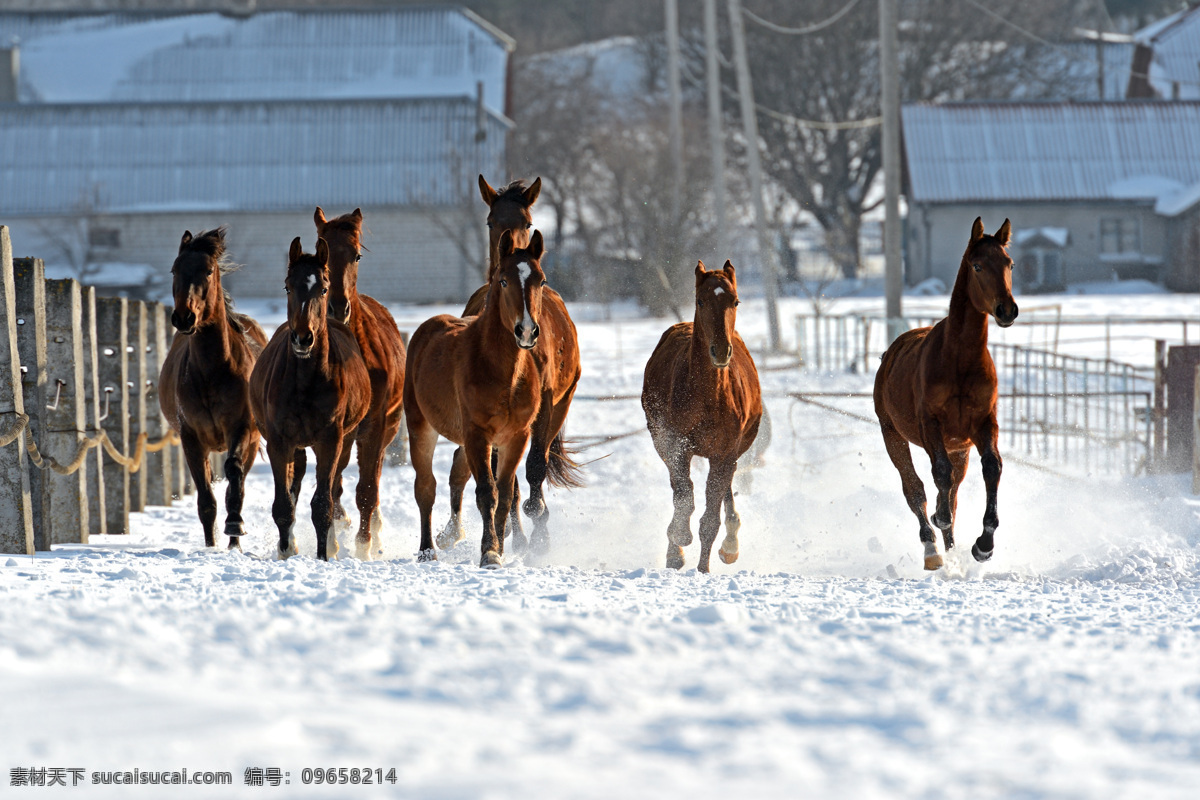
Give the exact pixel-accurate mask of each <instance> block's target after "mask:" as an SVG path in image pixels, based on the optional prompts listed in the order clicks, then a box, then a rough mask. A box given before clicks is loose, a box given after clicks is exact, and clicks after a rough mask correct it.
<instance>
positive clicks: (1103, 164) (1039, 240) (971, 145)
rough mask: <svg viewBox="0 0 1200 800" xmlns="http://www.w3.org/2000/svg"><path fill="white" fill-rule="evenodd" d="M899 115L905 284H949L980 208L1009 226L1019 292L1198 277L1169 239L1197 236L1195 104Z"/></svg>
mask: <svg viewBox="0 0 1200 800" xmlns="http://www.w3.org/2000/svg"><path fill="white" fill-rule="evenodd" d="M902 122H903V136H904V155H905V168H906V169H905V183H906V187H905V188H906V195H907V200H908V216H907V219H906V222H905V269H906V277H907V280H908V282H909V283H917V282H920V281H922V280H925V279H927V278H938V279H940V280H942V281H943V282H945V283H946V284H947V285H950V284H952V283H953V280H954V275H955V273H956V271H957V270H958V265H959V261H960V259H961V258H962V252H963V249H964V248H965V246H966V241H967V236H968V233H969V231H970V226H971V222H972V220H974V219H975V217H976V216H982V217H983V219H984V222H985V224H986V225H987V226H988V227H989V229H990V230H991V229H995V228H996V227H998V226H999V225H1000V223H1001V222H1003V221H1004V219H1005V218H1006V217H1007V218H1010V219H1011V220H1012V224H1013V231H1014V236H1013V239H1014V245H1013V247H1012V248H1011V251H1012V254H1013V259H1014V261H1015V262H1016V269H1015V273H1014V284H1015V285H1016V286H1017V287H1018V288H1019V289H1020V290H1022V291H1026V292H1033V291H1054V290H1060V289H1062V288H1064V287H1065V286H1066V285H1068V284H1076V283H1084V282H1090V281H1105V280H1111V279H1113V278H1114V277H1115V278H1121V279H1133V278H1142V279H1147V280H1151V281H1156V282H1160V283H1165V284H1168V285H1171V286H1173V287H1178V288H1186V287H1187V286H1189V285H1191V286H1194V285H1195V284H1196V279H1197V276H1195V275H1189V269H1191V268H1189V267H1188V266H1187V264H1185V263H1179V262H1178V253H1180V252H1181V250H1182V249H1183V248H1182V247H1172V245H1171V243H1172V242H1177V241H1183V242H1186V241H1189V237H1192V236H1194V233H1189V231H1188V230H1187V229H1186V228H1187V226H1189V225H1190V226H1195V225H1196V215H1195V214H1193V213H1188V210H1189V209H1190V208H1191V207H1192V206H1193V205H1194V203H1195V200H1194V199H1191V200H1190V199H1189V198H1192V197H1193V196H1194V195H1195V193H1196V191H1197V189H1200V102H1196V101H1174V102H1164V101H1134V100H1130V101H1123V102H1085V103H1058V102H1046V103H952V104H943V105H934V104H917V105H909V106H905V107H904V108H903V109H902ZM1173 258H1174V259H1175V260H1172V259H1173Z"/></svg>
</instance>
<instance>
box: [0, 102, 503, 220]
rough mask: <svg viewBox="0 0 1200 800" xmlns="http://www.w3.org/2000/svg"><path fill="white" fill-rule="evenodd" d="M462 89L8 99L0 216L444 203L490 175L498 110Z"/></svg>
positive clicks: (495, 165) (498, 168)
mask: <svg viewBox="0 0 1200 800" xmlns="http://www.w3.org/2000/svg"><path fill="white" fill-rule="evenodd" d="M483 125H484V128H483V129H484V131H485V132H486V136H485V137H484V138H483V139H482V140H479V141H477V140H476V133H477V130H478V128H477V119H476V106H475V103H474V102H473V101H472V100H470V99H469V98H449V99H446V98H443V99H421V100H363V101H345V100H339V101H314V102H305V103H295V102H277V101H276V102H239V103H199V104H196V103H188V104H183V103H161V104H160V103H142V104H97V105H68V106H53V105H9V106H5V107H4V109H3V113H0V186H3V187H4V190H3V191H2V192H0V218H3V217H4V216H22V215H25V216H29V215H39V214H61V213H68V212H69V211H70V210H71V209H73V208H77V207H78V206H79V204H80V203H81V202H82V201H83V199H84V198H89V197H90V198H95V202H96V205H97V206H98V210H100V211H107V212H113V213H127V212H142V211H145V212H153V211H167V210H216V209H221V210H230V211H283V210H293V209H303V208H307V207H308V206H311V205H313V204H314V203H317V202H320V203H324V204H327V205H330V206H333V207H341V206H346V207H354V206H356V205H364V206H366V205H371V206H407V205H445V204H451V203H457V202H460V201H461V200H462V199H463V198H464V197H467V196H468V195H469V194H470V193H471V192H473V191H474V186H475V183H474V178H475V176H476V174H478V173H485V174H489V175H497V174H503V172H504V148H505V138H506V137H505V133H506V132H507V130H508V128H509V127H510V125H511V123H509V122H508V121H507V120H506V119H504V118H503V117H500V116H497V115H495V114H492V113H487V114H486V115H485V117H484V121H483Z"/></svg>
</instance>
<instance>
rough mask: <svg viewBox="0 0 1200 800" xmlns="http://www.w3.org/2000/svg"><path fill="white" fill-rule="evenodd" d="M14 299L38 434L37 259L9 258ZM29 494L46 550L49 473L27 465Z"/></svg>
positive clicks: (42, 284)
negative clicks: (14, 288) (15, 292)
mask: <svg viewBox="0 0 1200 800" xmlns="http://www.w3.org/2000/svg"><path fill="white" fill-rule="evenodd" d="M13 280H14V282H15V285H16V290H17V294H16V299H17V350H18V352H19V353H20V356H21V365H22V366H21V393H22V395H23V397H24V402H25V413H26V414H28V415H29V430H30V431H31V432H32V433H33V434H35V436H40V435H41V432H42V430H43V429H44V428H45V425H43V424H42V419H43V415H44V414H45V412H46V268H45V265H44V264H43V263H42V260H41V259H40V258H15V259H13ZM30 467H31V468H30V470H29V496H30V498H31V502H32V505H31V508H32V510H33V544H34V547H35V548H36V549H38V550H49V549H50V526H49V523H48V521H49V518H50V516H49V515H50V492H49V491H47V489H46V486H47V485H48V482H49V476H47V475H46V473H45V472H44V471H42V470H40V469H36V468H33V465H32V464H31V465H30Z"/></svg>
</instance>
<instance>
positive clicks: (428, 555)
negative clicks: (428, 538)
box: [417, 549, 438, 564]
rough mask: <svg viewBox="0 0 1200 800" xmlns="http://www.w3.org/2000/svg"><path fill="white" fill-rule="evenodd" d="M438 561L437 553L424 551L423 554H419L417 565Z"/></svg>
mask: <svg viewBox="0 0 1200 800" xmlns="http://www.w3.org/2000/svg"><path fill="white" fill-rule="evenodd" d="M437 560H438V557H437V553H435V552H433V550H432V549H430V550H422V551H421V552H419V553H417V563H418V564H423V563H426V562H429V561H437Z"/></svg>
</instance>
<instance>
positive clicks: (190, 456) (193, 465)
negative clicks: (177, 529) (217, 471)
mask: <svg viewBox="0 0 1200 800" xmlns="http://www.w3.org/2000/svg"><path fill="white" fill-rule="evenodd" d="M179 441H180V443H181V444H182V445H183V457H184V459H185V460H186V461H187V465H188V470H189V471H191V473H192V482H193V483H194V484H196V514H197V516H199V517H200V527H201V528H203V529H204V546H205V547H216V546H217V541H216V531H215V528H216V524H217V498H216V495H214V494H213V490H212V466H211V465H210V463H209V460H208V453H207V452H206V451H205V449H204V445H202V444H200V439H199V437H197V436H196V433H195V431H193V430H192V429H191V428H187V427H185V428H183V429H182V430H181V431H180V432H179Z"/></svg>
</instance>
